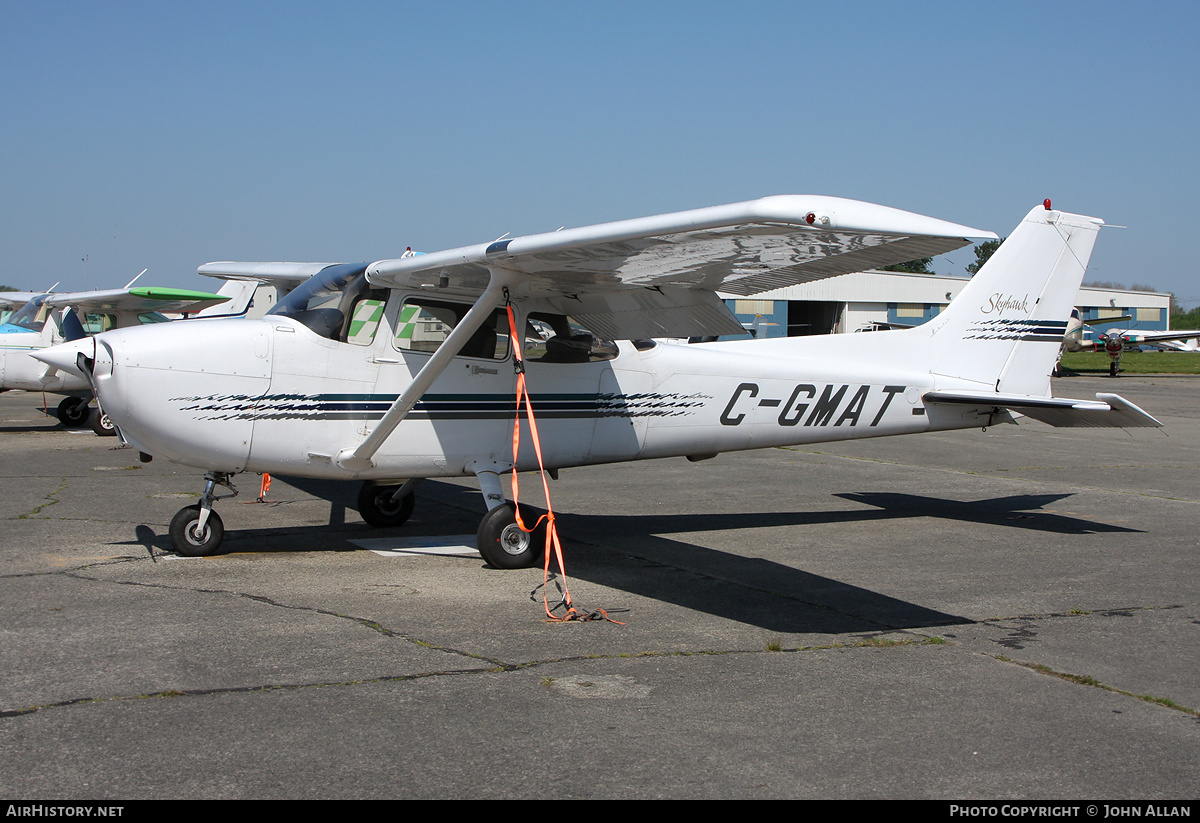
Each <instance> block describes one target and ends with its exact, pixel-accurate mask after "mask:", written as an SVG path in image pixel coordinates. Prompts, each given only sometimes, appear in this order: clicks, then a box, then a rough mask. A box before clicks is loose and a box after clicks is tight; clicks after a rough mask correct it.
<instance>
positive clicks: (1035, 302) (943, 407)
mask: <svg viewBox="0 0 1200 823" xmlns="http://www.w3.org/2000/svg"><path fill="white" fill-rule="evenodd" d="M1102 222H1103V221H1101V220H1097V219H1095V218H1091V217H1082V216H1079V215H1074V214H1067V213H1064V212H1061V211H1055V210H1053V209H1052V208H1051V206H1050V202H1049V201H1046V203H1045V204H1044V205H1042V206H1038V207H1037V208H1035V209H1034V210H1032V211H1031V212H1030V213H1029V215H1028V216H1027V217H1026V218H1025V220H1024V221H1023V222H1022V223H1021V225H1020V226H1019V227H1018V228H1017V229H1016V230H1015V231H1014V232H1013V233H1012V234H1011V235H1010V236H1009V238H1008V240H1007V241H1006V242H1005V243H1004V245H1003V246H1001V247H1000V249H999V251H997V252H996V254H995V255H994V256H993V257H992V258H991V259H990V260H989V261H988V263H987V264H986V266H984V268H983V269H982V270H981V271H980V272H979V273H978V274H977V275H976V276H975V278H974V279H973V280H972V281H971V282H970V284H969V285H968V286H967V287H966V288H965V289H964V290H963V291H962V293H961V294H960V295H959V297H958V298H957V299H956V300H955V301H954V302H953V303H952V304H951V305H950V306H949V308H948V309H947V310H946V311H944V312H943V313H942V314H941V315H939V316H938V317H936V318H934V319H933V320H931V321H929V322H928V323H926V324H924V325H922V326H918V327H915V328H912V329H907V330H900V331H894V332H890V333H888V334H886V335H885V334H857V335H824V336H808V337H793V338H775V339H767V340H761V339H760V340H742V341H733V342H711V343H697V344H686V343H665V342H662V341H661V340H657V341H656V340H655V339H654V338H687V337H690V336H711V335H732V334H744V333H745V332H744V330H743V329H742V327H741V325H740V324H739V323H738V322H737V320H736V319H735V318H734V317H733V315H732V314H731V313H730V312H729V311H728V309H726V307H725V306H724V304H723V303H722V301H721V300H720V299H718V297H717V295H716V292H717V290H721V291H723V292H729V293H733V294H740V295H747V294H754V293H757V292H761V291H764V290H767V289H771V288H776V287H779V286H782V285H786V284H789V283H796V282H803V281H807V280H813V279H817V278H822V277H828V276H832V275H836V274H842V273H846V272H850V271H859V270H863V269H868V268H872V267H877V266H882V265H887V264H890V263H895V262H902V261H905V260H911V259H915V258H919V257H928V256H931V255H935V254H940V253H942V252H945V251H947V250H950V249H954V248H958V247H960V246H964V245H966V244H967V243H968V241H967V239H966V238H968V237H995V235H994V234H992V233H990V232H984V231H978V230H976V229H971V228H967V227H966V226H960V225H955V224H953V223H947V222H944V221H941V220H936V219H933V218H929V217H923V216H920V215H916V214H912V213H909V212H903V211H898V210H895V209H890V208H887V207H884V206H877V205H873V204H869V203H862V202H857V201H852V200H844V199H840V198H832V197H818V196H800V195H785V196H777V197H767V198H764V199H761V200H755V201H750V202H745V203H735V204H732V205H727V206H714V207H711V208H703V209H697V210H694V211H686V212H679V213H674V214H665V215H658V216H655V217H647V218H641V219H635V220H626V221H621V222H616V223H607V224H602V225H597V226H587V227H584V228H578V229H569V230H560V231H557V232H552V233H547V234H537V235H530V236H526V237H518V238H514V239H506V240H499V241H496V242H493V243H484V244H480V245H477V246H470V247H466V248H459V249H453V250H450V251H444V252H437V253H432V254H426V255H420V256H410V255H406V256H405V257H402V258H399V259H393V260H380V261H377V262H374V263H370V264H365V263H363V264H345V265H331V266H328V267H326V268H324V269H323V270H322V271H321V272H320V273H318V274H317V275H315V276H314V277H313V278H312V279H311V280H309V281H307V282H306V283H305V284H304V285H303V286H301V287H300V288H298V289H296V290H295V291H294V292H292V293H291V294H290V295H289V296H288V297H287V298H285V299H284V300H283V301H281V302H280V303H279V304H278V305H277V306H275V307H274V308H273V309H271V311H270V312H269V313H268V314H267V316H266V317H264V318H262V319H260V320H217V321H195V322H189V323H175V324H169V325H163V326H157V327H142V328H131V329H122V330H120V331H111V332H106V333H104V334H100V335H97V336H96V337H95V338H89V339H86V340H80V341H76V342H74V343H69V344H65V345H63V346H59V347H56V348H55V349H50V350H47V351H45V352H42V353H40V354H38V357H39V358H40V359H42V360H45V361H46V362H48V363H52V364H54V365H55V366H57V367H59V368H62V369H75V370H76V371H77V372H78V373H80V374H83V375H86V376H87V377H88V379H89V380H90V381H91V382H92V384H93V385H94V386H95V388H96V391H97V393H98V396H99V398H100V402H101V403H102V404H103V407H104V409H105V410H106V411H107V412H108V413H109V414H110V415H111V417H112V419H113V421H115V423H116V424H117V426H118V428H119V430H120V433H121V435H122V436H123V437H124V438H125V440H126V441H127V442H128V443H129V444H130V445H132V446H133V447H135V448H137V449H140V450H141V451H142V452H143V453H144V457H143V459H150V457H151V456H153V457H162V458H166V459H169V460H173V461H176V462H178V463H183V464H185V465H189V466H195V467H198V468H202V469H205V470H207V474H206V485H205V491H204V494H203V496H202V498H201V500H200V503H199V504H198V505H192V506H188V507H185V508H184V509H182V510H181V511H180V512H179V513H178V514H177V515H176V516H175V518H174V520H173V522H172V524H171V541H172V544H173V546H174V548H175V549H176V550H177V551H179V552H180V553H181V554H186V555H204V554H209V553H211V552H213V551H215V550H216V549H217V547H218V546H219V545H220V543H221V539H222V536H223V532H224V527H223V525H222V522H221V519H220V517H219V516H218V515H217V514H216V512H214V511H213V502H214V501H215V500H216V499H218V495H217V493H216V491H217V490H216V487H217V486H225V487H227V488H230V489H231V491H232V493H234V494H236V490H234V489H232V486H231V485H230V482H229V481H230V478H231V476H232V475H233V474H235V473H237V472H244V471H252V472H270V473H272V474H281V475H291V476H302V477H318V478H337V479H346V480H352V479H357V480H362V481H366V482H365V483H364V485H363V488H362V491H361V492H360V494H359V511H360V513H361V514H362V516H363V519H364V520H366V521H367V522H368V523H370V524H372V525H376V526H388V525H399V524H400V523H403V522H404V521H405V520H406V519H407V517H408V516H409V514H410V513H411V511H412V507H413V492H412V489H413V486H414V484H415V483H416V482H417V480H419V479H422V478H428V477H448V476H463V475H472V474H473V475H475V476H476V477H477V478H478V480H479V484H480V487H481V490H482V492H483V496H484V500H485V501H486V505H487V509H488V511H487V514H485V515H484V517H483V519H482V521H481V523H480V526H479V533H478V547H479V550H480V552H481V553H482V554H483V556H484V558H485V559H486V560H487V561H488V562H489V563H490V564H492V565H493V566H496V567H501V568H515V567H520V566H525V565H528V564H530V563H532V562H534V561H535V560H536V559H537V558H538V557H539V556H540V555H541V552H542V550H543V546H542V545H540V544H539V540H537V539H535V538H533V537H532V536H531V534H530V533H529V532H527V531H524V530H523V529H521V528H520V527H519V526H518V525H517V524H516V523H515V522H514V511H513V507H512V505H511V504H509V503H507V502H506V501H505V494H504V492H503V490H502V487H501V482H500V476H501V475H504V474H506V473H510V472H512V471H514V469H515V470H517V471H526V470H530V469H535V468H537V467H538V456H537V455H536V454H535V452H534V450H533V449H531V447H530V445H529V438H528V437H523V438H522V439H521V447H520V452H519V454H517V455H516V456H515V458H514V454H513V450H514V447H513V419H514V416H516V415H518V413H519V414H520V415H521V416H522V417H525V416H526V414H525V407H524V406H521V407H520V412H518V408H519V407H518V403H517V400H516V396H515V393H514V387H515V385H516V382H517V376H516V374H515V368H514V356H513V355H514V352H513V349H514V348H516V347H521V348H523V349H524V352H523V355H524V365H523V368H524V374H525V377H526V379H527V384H528V386H529V387H530V389H529V391H530V394H531V399H532V409H533V412H534V416H535V417H536V418H537V419H538V420H539V421H540V422H539V426H538V428H539V431H540V435H541V456H542V457H543V458H544V464H545V466H546V467H547V468H548V469H550V470H554V469H557V468H561V467H566V466H577V465H584V464H593V463H606V462H615V461H624V460H637V459H644V458H657V457H667V456H686V457H688V458H689V459H690V460H700V459H705V458H709V457H713V456H715V455H717V454H718V453H720V452H724V451H734V450H738V449H755V448H764V447H771V446H780V445H788V444H800V443H813V442H820V441H827V440H842V439H850V438H859V437H879V436H883V435H897V434H913V433H917V432H928V431H941V430H946V429H958V428H972V427H985V426H989V425H993V424H995V423H998V422H1012V420H1013V415H1012V414H1011V413H1012V412H1016V413H1018V416H1019V415H1022V414H1023V415H1028V416H1030V417H1033V418H1035V419H1038V420H1042V421H1044V422H1046V423H1049V424H1051V425H1055V426H1121V427H1125V426H1158V425H1161V424H1159V422H1158V421H1157V420H1155V419H1154V418H1153V417H1151V416H1150V415H1148V414H1146V413H1145V412H1143V411H1142V410H1141V409H1139V408H1137V407H1136V406H1134V405H1133V404H1131V403H1128V402H1127V401H1125V400H1124V399H1122V398H1120V397H1118V396H1116V395H1111V394H1103V395H1097V399H1096V400H1067V399H1061V398H1054V397H1051V396H1050V369H1051V367H1052V366H1053V364H1054V361H1055V357H1056V355H1057V353H1058V349H1059V346H1060V345H1061V343H1062V339H1063V333H1064V330H1065V328H1066V321H1067V317H1068V315H1069V313H1070V311H1071V307H1072V303H1073V302H1074V300H1075V295H1076V293H1077V291H1078V289H1079V284H1080V281H1081V280H1082V277H1083V273H1084V270H1085V268H1086V266H1087V260H1088V257H1089V256H1090V254H1091V250H1092V245H1093V243H1094V241H1095V239H1096V235H1097V232H1098V230H1099V228H1100V226H1101V224H1102ZM211 265H214V266H220V268H222V270H225V271H230V270H235V269H237V268H238V267H239V266H244V267H246V268H247V269H251V268H253V267H254V266H259V265H262V264H235V263H222V264H211ZM275 265H277V266H283V265H286V264H275ZM296 265H302V264H296ZM508 308H511V310H512V315H511V316H512V317H515V322H514V323H512V327H513V330H512V332H511V333H510V331H509V328H510V321H509V320H508V319H507V317H508V315H507V314H506V309H508ZM601 341H617V342H616V343H615V344H614V343H611V342H601ZM221 496H222V497H225V496H229V495H228V494H224V495H221Z"/></svg>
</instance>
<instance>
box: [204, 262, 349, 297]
mask: <svg viewBox="0 0 1200 823" xmlns="http://www.w3.org/2000/svg"><path fill="white" fill-rule="evenodd" d="M332 265H334V264H333V263H238V262H233V261H229V260H226V261H221V262H218V263H205V264H204V265H203V266H200V267H199V268H198V269H196V271H197V272H198V273H200V274H202V275H204V276H205V277H219V278H220V279H222V280H253V281H255V282H258V283H267V284H269V285H272V286H275V287H276V288H278V289H281V290H282V291H290V290H292V289H294V288H295V287H296V286H299V285H300V284H301V283H303V282H304V281H305V280H307V279H308V278H310V277H312V276H313V275H314V274H316V273H317V272H319V271H321V270H322V269H325V268H328V267H329V266H332Z"/></svg>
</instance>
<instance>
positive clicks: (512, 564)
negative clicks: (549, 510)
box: [475, 503, 546, 569]
mask: <svg viewBox="0 0 1200 823" xmlns="http://www.w3.org/2000/svg"><path fill="white" fill-rule="evenodd" d="M475 545H476V547H477V548H478V549H479V553H480V554H481V555H483V559H484V560H486V561H487V562H488V564H489V565H491V566H494V567H495V568H497V569H523V568H526V567H527V566H533V565H535V564H536V563H538V562H539V561H540V560H541V559H542V554H543V553H544V552H545V549H546V524H545V522H544V521H543V522H542V523H541V524H539V525H538V526H537V528H535V529H534V530H533V531H532V532H527V531H524V530H523V529H522V528H521V527H520V526H518V525H517V517H516V514H515V510H514V509H513V507H512V505H511V504H508V503H505V504H504V505H502V506H497V507H496V508H494V509H492V510H491V511H489V512H488V513H487V514H485V515H484V516H483V520H481V521H480V522H479V531H478V532H477V533H476V535H475Z"/></svg>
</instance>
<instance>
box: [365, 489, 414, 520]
mask: <svg viewBox="0 0 1200 823" xmlns="http://www.w3.org/2000/svg"><path fill="white" fill-rule="evenodd" d="M400 488H401V487H400V486H399V485H392V486H385V485H381V484H379V483H375V482H372V481H369V480H368V481H367V482H366V483H363V486H362V488H361V489H359V490H358V513H359V514H360V515H361V516H362V519H363V520H365V521H366V522H367V523H368V524H370V525H372V526H374V527H375V528H377V529H386V528H390V527H392V526H400V525H403V524H404V522H405V521H406V520H408V518H409V517H410V516H411V515H412V513H413V504H414V503H415V502H416V496H415V495H414V494H413V493H412V492H411V491H410V492H406V493H405V494H402V495H400V496H399V497H397V496H396V493H397V492H398V491H399V490H400Z"/></svg>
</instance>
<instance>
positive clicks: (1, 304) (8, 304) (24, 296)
mask: <svg viewBox="0 0 1200 823" xmlns="http://www.w3.org/2000/svg"><path fill="white" fill-rule="evenodd" d="M45 293H46V292H44V291H5V292H0V309H19V308H21V307H22V306H24V305H25V304H26V303H28V302H29V301H30V300H32V299H33V298H35V297H41V296H42V295H43V294H45Z"/></svg>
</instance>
